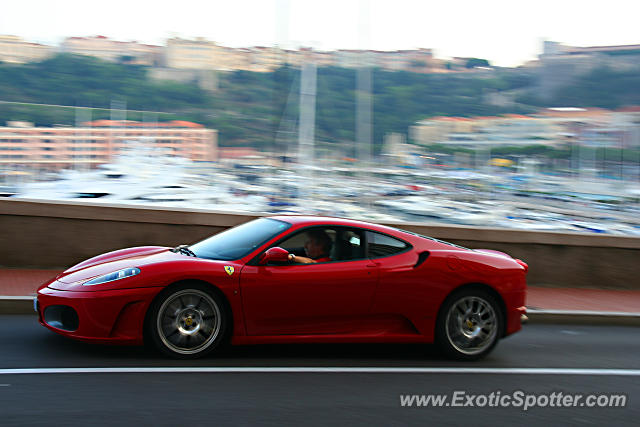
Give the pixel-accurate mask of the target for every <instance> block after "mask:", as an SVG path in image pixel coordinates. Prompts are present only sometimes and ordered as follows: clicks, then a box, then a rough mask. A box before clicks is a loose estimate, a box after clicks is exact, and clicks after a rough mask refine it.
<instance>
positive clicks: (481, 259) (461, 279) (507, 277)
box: [371, 248, 526, 341]
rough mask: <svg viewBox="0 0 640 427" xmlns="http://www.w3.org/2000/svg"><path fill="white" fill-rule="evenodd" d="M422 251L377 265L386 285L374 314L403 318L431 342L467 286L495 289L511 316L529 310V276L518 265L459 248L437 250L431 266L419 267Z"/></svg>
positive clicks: (380, 289)
mask: <svg viewBox="0 0 640 427" xmlns="http://www.w3.org/2000/svg"><path fill="white" fill-rule="evenodd" d="M422 250H424V249H422ZM422 250H421V249H420V248H418V250H416V251H411V252H408V253H406V254H402V255H398V256H392V257H388V258H382V259H379V260H376V261H378V262H380V283H379V287H378V292H377V294H376V298H375V300H374V304H373V306H372V310H371V313H372V315H388V314H391V313H396V314H400V315H402V316H404V317H406V319H408V320H409V322H411V323H412V324H413V326H414V327H415V329H416V330H417V332H419V333H420V334H422V335H424V336H425V338H427V339H428V340H429V341H431V340H433V335H434V329H435V322H436V318H437V315H438V310H439V309H440V307H441V305H442V303H443V302H444V300H445V299H446V298H447V296H448V295H449V294H451V293H452V292H453V291H455V290H456V289H458V288H460V287H462V286H464V285H468V284H476V283H477V284H484V285H487V286H489V287H491V288H492V289H494V290H495V291H496V292H498V294H500V296H501V297H502V299H503V300H504V302H505V305H506V308H507V311H508V310H509V307H510V306H521V305H524V296H525V292H526V280H525V271H524V268H523V267H522V266H520V265H519V264H517V263H516V262H515V260H513V259H510V258H507V257H504V256H500V255H494V254H488V253H480V252H475V251H472V250H464V249H457V248H456V249H431V250H430V251H429V257H428V258H427V259H426V261H424V262H423V263H422V264H421V265H419V266H418V267H415V265H416V263H417V261H418V254H419V253H420V252H421V251H422Z"/></svg>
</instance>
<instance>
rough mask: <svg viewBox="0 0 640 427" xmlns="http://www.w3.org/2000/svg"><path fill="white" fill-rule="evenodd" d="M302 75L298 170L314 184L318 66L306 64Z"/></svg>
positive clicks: (303, 66)
mask: <svg viewBox="0 0 640 427" xmlns="http://www.w3.org/2000/svg"><path fill="white" fill-rule="evenodd" d="M301 74H302V75H301V77H300V125H299V130H298V168H299V172H300V175H301V176H303V177H305V178H306V179H307V182H309V183H312V182H313V163H314V139H315V126H316V77H317V68H316V64H315V63H313V62H311V61H309V62H305V63H304V64H303V65H302V71H301Z"/></svg>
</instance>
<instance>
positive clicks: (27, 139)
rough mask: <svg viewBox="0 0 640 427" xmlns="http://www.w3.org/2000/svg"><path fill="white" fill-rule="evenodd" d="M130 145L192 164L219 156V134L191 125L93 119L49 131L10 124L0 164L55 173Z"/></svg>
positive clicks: (3, 131) (3, 134)
mask: <svg viewBox="0 0 640 427" xmlns="http://www.w3.org/2000/svg"><path fill="white" fill-rule="evenodd" d="M132 141H135V142H136V143H141V144H148V145H150V146H152V147H155V148H158V149H161V151H163V152H165V153H167V154H169V155H172V156H180V157H185V158H189V159H191V160H194V161H215V160H217V158H218V131H217V130H215V129H206V128H205V127H204V126H202V125H200V124H197V123H192V122H185V121H172V122H167V123H141V122H134V121H127V120H123V121H112V120H97V121H93V122H88V123H85V124H84V125H83V126H81V127H53V128H47V127H33V125H32V124H30V123H17V122H9V123H7V126H6V127H0V165H3V164H4V165H11V166H12V167H21V168H25V169H32V170H59V169H63V168H68V167H70V166H72V165H76V166H77V165H87V166H91V165H97V164H102V163H109V162H110V161H112V159H113V156H114V155H116V154H117V153H118V152H119V150H120V149H122V148H124V147H126V146H127V145H128V144H131V143H132Z"/></svg>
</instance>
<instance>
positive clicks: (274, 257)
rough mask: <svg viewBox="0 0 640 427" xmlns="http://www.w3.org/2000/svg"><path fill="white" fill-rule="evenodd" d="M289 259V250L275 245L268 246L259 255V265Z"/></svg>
mask: <svg viewBox="0 0 640 427" xmlns="http://www.w3.org/2000/svg"><path fill="white" fill-rule="evenodd" d="M288 260H289V252H287V251H286V250H285V249H282V248H279V247H277V246H275V247H273V248H269V249H267V250H266V252H264V253H263V254H262V255H261V256H260V262H259V263H258V264H259V265H265V264H268V263H270V262H285V261H288Z"/></svg>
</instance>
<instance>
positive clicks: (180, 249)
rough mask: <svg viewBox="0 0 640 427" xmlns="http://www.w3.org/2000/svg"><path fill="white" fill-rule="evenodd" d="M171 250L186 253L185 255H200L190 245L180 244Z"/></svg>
mask: <svg viewBox="0 0 640 427" xmlns="http://www.w3.org/2000/svg"><path fill="white" fill-rule="evenodd" d="M171 252H176V253H178V252H180V253H181V254H185V255H189V256H193V257H197V256H198V255H196V253H195V252H193V251H192V250H191V249H189V245H180V246H176V247H175V248H173V249H171Z"/></svg>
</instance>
